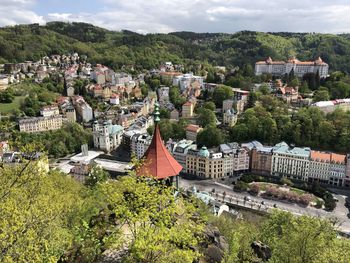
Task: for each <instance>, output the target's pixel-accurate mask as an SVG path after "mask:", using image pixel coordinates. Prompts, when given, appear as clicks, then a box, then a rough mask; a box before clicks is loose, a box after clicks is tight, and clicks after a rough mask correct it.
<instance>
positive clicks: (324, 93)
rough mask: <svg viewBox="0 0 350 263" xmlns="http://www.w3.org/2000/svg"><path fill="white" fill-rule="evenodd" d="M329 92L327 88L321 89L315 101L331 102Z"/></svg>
mask: <svg viewBox="0 0 350 263" xmlns="http://www.w3.org/2000/svg"><path fill="white" fill-rule="evenodd" d="M329 99H330V98H329V92H328V89H327V88H322V87H321V88H319V89H318V90H317V91H316V92H315V94H314V97H313V101H314V102H317V101H327V100H329Z"/></svg>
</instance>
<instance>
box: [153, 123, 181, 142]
mask: <svg viewBox="0 0 350 263" xmlns="http://www.w3.org/2000/svg"><path fill="white" fill-rule="evenodd" d="M186 126H187V121H186V120H180V121H178V122H174V121H170V120H169V119H161V120H160V124H159V128H160V134H161V135H162V138H163V140H164V141H167V140H169V139H170V138H171V139H177V140H180V139H183V138H185V137H186V129H185V128H186ZM153 130H154V127H153V126H151V127H149V128H148V129H147V132H148V134H150V135H152V134H153Z"/></svg>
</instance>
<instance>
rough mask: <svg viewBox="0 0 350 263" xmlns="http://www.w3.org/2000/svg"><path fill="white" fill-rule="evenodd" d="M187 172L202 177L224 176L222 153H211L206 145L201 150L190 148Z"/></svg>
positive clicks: (187, 157) (187, 158)
mask: <svg viewBox="0 0 350 263" xmlns="http://www.w3.org/2000/svg"><path fill="white" fill-rule="evenodd" d="M186 173H187V174H192V175H194V176H198V177H200V178H213V179H215V178H221V177H224V176H225V175H224V159H223V158H222V153H220V152H219V153H217V152H215V153H210V152H209V151H208V149H207V148H206V147H205V146H203V147H202V148H201V149H200V150H189V151H188V153H187V156H186Z"/></svg>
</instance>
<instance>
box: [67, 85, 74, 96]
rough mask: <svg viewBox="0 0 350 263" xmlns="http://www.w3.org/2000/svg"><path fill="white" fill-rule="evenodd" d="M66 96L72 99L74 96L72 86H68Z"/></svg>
mask: <svg viewBox="0 0 350 263" xmlns="http://www.w3.org/2000/svg"><path fill="white" fill-rule="evenodd" d="M67 96H68V97H73V96H74V87H73V86H69V87H68V88H67Z"/></svg>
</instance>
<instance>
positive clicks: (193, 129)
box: [186, 124, 201, 132]
mask: <svg viewBox="0 0 350 263" xmlns="http://www.w3.org/2000/svg"><path fill="white" fill-rule="evenodd" d="M200 129H201V127H200V126H198V125H194V124H189V125H187V127H186V131H190V132H197V131H198V130H200Z"/></svg>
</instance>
